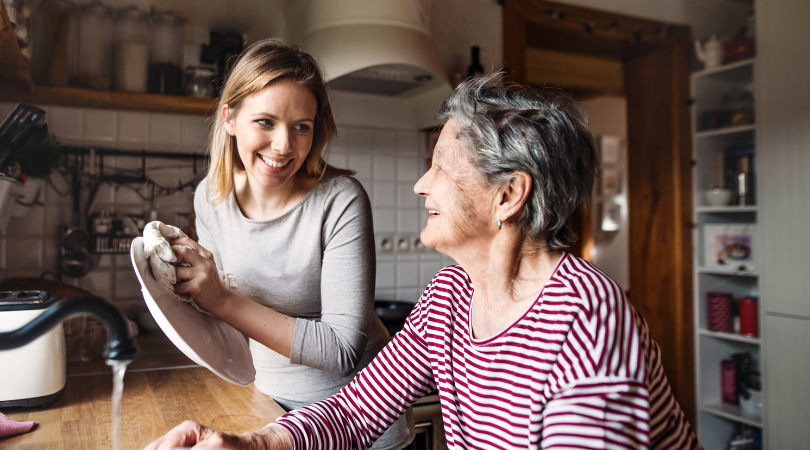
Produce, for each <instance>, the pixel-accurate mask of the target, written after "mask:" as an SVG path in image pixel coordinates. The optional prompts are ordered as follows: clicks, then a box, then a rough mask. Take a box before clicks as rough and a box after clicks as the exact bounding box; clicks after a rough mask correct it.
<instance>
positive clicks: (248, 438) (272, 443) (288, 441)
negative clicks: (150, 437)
mask: <svg viewBox="0 0 810 450" xmlns="http://www.w3.org/2000/svg"><path fill="white" fill-rule="evenodd" d="M175 448H192V449H211V450H214V449H216V450H292V449H293V441H292V435H290V432H289V431H287V429H286V428H284V427H282V426H280V425H274V424H270V425H268V426H266V427H264V428H262V429H261V430H259V431H256V432H252V433H245V434H240V435H233V434H226V433H222V432H219V431H217V430H214V429H212V428H208V427H206V426H203V425H200V424H198V423H196V422H192V421H190V420H187V421H185V422H183V423H181V424H180V425H178V426H176V427H174V428H173V429H172V430H171V431H169V432H168V433H166V435H165V436H163V437H161V438H159V439H157V440H156V441H154V442H152V443H151V444H149V445H148V446H146V448H145V449H144V450H169V449H175Z"/></svg>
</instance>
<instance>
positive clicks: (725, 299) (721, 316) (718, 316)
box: [706, 292, 734, 333]
mask: <svg viewBox="0 0 810 450" xmlns="http://www.w3.org/2000/svg"><path fill="white" fill-rule="evenodd" d="M733 303H734V296H733V295H732V294H730V293H728V292H707V293H706V305H707V308H708V309H707V311H706V312H707V315H706V319H707V322H708V323H707V325H708V326H709V330H711V331H723V332H726V333H731V332H732V331H733V323H734V320H733V312H732V305H733Z"/></svg>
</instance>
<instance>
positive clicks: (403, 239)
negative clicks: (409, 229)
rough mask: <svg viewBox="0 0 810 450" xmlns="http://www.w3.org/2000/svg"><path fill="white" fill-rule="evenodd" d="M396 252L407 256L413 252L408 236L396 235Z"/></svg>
mask: <svg viewBox="0 0 810 450" xmlns="http://www.w3.org/2000/svg"><path fill="white" fill-rule="evenodd" d="M394 247H395V248H394V252H395V253H400V254H406V253H410V252H411V238H410V236H408V235H407V234H395V235H394Z"/></svg>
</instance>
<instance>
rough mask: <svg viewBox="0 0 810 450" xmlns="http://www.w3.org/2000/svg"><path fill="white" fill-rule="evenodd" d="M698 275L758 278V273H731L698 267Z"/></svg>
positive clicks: (729, 271)
mask: <svg viewBox="0 0 810 450" xmlns="http://www.w3.org/2000/svg"><path fill="white" fill-rule="evenodd" d="M697 272H698V273H707V274H710V275H725V276H729V277H758V276H759V272H740V271H731V270H723V269H712V268H708V267H698V268H697Z"/></svg>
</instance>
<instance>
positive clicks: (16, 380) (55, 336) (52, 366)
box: [0, 291, 67, 408]
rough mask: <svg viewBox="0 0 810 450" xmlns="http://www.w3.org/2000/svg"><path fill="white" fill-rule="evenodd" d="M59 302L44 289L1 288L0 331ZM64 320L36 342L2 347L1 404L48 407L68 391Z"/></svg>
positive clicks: (25, 321)
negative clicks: (18, 346) (8, 348)
mask: <svg viewBox="0 0 810 450" xmlns="http://www.w3.org/2000/svg"><path fill="white" fill-rule="evenodd" d="M55 304H56V296H54V295H53V294H48V293H47V292H45V291H4V292H0V332H8V331H14V330H16V329H18V328H20V327H22V326H23V325H25V324H27V323H28V322H30V321H32V320H33V319H34V318H35V317H37V316H38V315H40V314H42V313H43V312H45V310H47V309H48V308H50V307H51V306H54V305H55ZM63 330H64V329H63V328H62V324H61V323H60V324H59V325H57V326H55V327H53V328H52V329H50V330H49V331H48V332H47V333H45V334H43V335H42V336H40V337H38V338H37V339H36V340H34V341H33V342H31V343H29V344H27V345H24V346H22V347H20V348H17V349H14V350H5V351H0V408H12V407H42V408H47V407H49V406H50V405H52V404H53V403H54V402H56V401H57V400H59V397H61V396H62V394H63V393H64V392H65V382H66V377H65V375H66V374H65V371H66V366H67V355H66V352H65V332H64V331H63Z"/></svg>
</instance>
